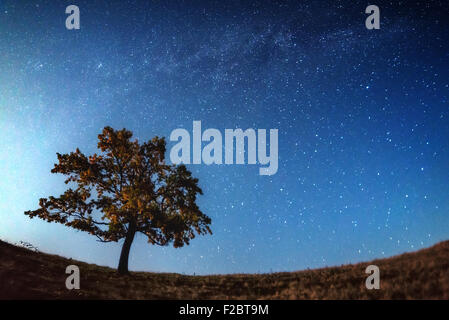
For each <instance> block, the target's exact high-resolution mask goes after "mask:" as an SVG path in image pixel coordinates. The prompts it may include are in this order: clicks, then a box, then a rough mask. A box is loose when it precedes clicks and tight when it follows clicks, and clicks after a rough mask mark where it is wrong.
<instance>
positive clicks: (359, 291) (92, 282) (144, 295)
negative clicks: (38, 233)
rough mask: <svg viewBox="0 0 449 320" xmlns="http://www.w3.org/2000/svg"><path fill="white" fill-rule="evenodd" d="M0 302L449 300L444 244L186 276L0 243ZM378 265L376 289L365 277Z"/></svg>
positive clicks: (448, 252)
mask: <svg viewBox="0 0 449 320" xmlns="http://www.w3.org/2000/svg"><path fill="white" fill-rule="evenodd" d="M0 257H1V259H0V299H30V298H31V299H449V241H446V242H442V243H439V244H437V245H435V246H433V247H431V248H429V249H424V250H420V251H417V252H414V253H406V254H402V255H400V256H396V257H392V258H388V259H382V260H375V261H371V262H369V263H360V264H355V265H345V266H341V267H332V268H323V269H316V270H307V271H299V272H285V273H272V274H258V275H252V274H234V275H213V276H185V275H180V274H170V273H150V272H132V273H131V275H130V276H124V277H123V276H122V277H121V276H118V275H117V274H116V272H115V270H114V269H111V268H107V267H101V266H97V265H93V264H87V263H84V262H79V261H75V260H71V259H66V258H62V257H59V256H55V255H49V254H45V253H39V252H33V251H30V250H27V249H25V248H20V247H16V246H14V245H11V244H8V243H5V242H2V241H0ZM70 264H75V265H77V266H79V268H80V270H81V289H80V290H72V291H69V290H67V289H66V288H65V279H66V276H67V275H66V274H65V268H66V267H67V266H68V265H70ZM369 264H375V265H377V266H379V268H380V271H381V289H380V290H367V289H366V288H365V279H366V277H367V275H366V274H365V273H364V271H365V268H366V266H367V265H369Z"/></svg>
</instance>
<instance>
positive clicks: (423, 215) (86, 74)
mask: <svg viewBox="0 0 449 320" xmlns="http://www.w3.org/2000/svg"><path fill="white" fill-rule="evenodd" d="M70 4H75V5H77V6H79V8H80V13H81V29H80V30H67V29H66V28H65V19H66V17H67V15H66V14H65V8H66V6H68V5H70ZM369 4H375V5H378V6H379V7H380V13H381V28H380V29H379V30H367V29H366V27H365V19H366V17H367V16H368V15H367V14H365V8H366V7H367V6H368V5H369ZM448 7H449V4H448V3H447V1H420V2H414V1H392V2H386V1H377V0H376V1H373V2H366V1H270V2H268V1H212V0H211V1H195V0H192V1H179V0H178V1H81V0H74V1H35V0H30V1H12V0H0V133H1V136H0V216H1V220H0V221H1V222H0V238H1V239H3V240H7V241H10V242H18V241H21V240H22V241H27V242H30V243H32V244H33V245H35V246H36V247H38V248H39V249H40V250H41V251H46V252H50V253H54V254H60V255H63V256H67V257H73V258H75V259H79V260H83V261H87V262H93V263H96V264H101V265H108V266H112V267H116V265H117V263H118V258H119V253H120V248H121V244H120V243H119V244H116V243H112V244H102V243H98V242H97V241H96V238H95V237H92V236H90V235H88V234H85V233H82V232H77V231H75V230H73V229H69V228H66V227H64V226H62V225H57V224H49V223H46V222H44V221H40V220H38V219H33V220H30V219H29V218H28V217H27V216H25V215H24V214H23V212H24V211H26V210H34V209H37V207H38V200H39V198H41V197H48V196H50V195H55V196H58V195H59V194H61V193H62V192H63V191H64V190H65V187H66V186H65V184H64V183H63V180H64V178H63V177H62V176H58V175H54V174H51V173H50V170H51V168H52V167H53V164H54V163H55V162H56V152H60V153H66V152H70V151H73V150H74V149H75V148H76V147H79V148H80V149H81V150H82V151H83V152H85V153H87V154H91V153H94V152H96V143H97V135H98V133H100V131H101V130H102V128H103V127H104V126H107V125H109V126H112V127H114V128H116V129H121V128H123V127H125V128H127V129H129V130H132V131H133V132H134V135H135V137H137V138H138V139H139V140H147V139H150V138H152V137H153V136H155V135H158V136H165V137H167V138H168V137H169V136H170V133H171V131H172V130H174V129H176V128H185V129H187V130H188V131H189V132H192V122H193V121H194V120H200V121H201V122H202V126H203V130H204V129H206V128H216V129H218V130H220V131H221V132H222V133H224V130H225V129H226V128H231V129H232V128H242V129H247V128H254V129H258V128H263V129H278V130H279V169H278V171H277V173H276V174H275V175H272V176H261V175H259V165H220V166H219V165H210V166H207V165H204V164H202V165H188V168H189V169H190V170H191V171H192V172H193V174H194V175H195V176H196V177H198V178H199V184H200V187H201V188H202V189H203V191H204V195H202V196H200V198H199V200H198V203H199V206H200V208H201V209H202V211H203V212H204V213H206V214H207V215H209V216H210V217H211V218H212V226H211V227H212V231H213V232H214V234H213V235H212V236H203V237H198V238H196V239H195V240H193V241H192V242H191V245H190V246H188V247H184V248H181V249H174V248H171V247H163V248H161V247H157V246H150V245H148V244H147V243H146V241H145V239H144V237H143V236H137V238H136V240H135V242H134V244H133V247H132V250H131V256H130V269H132V270H147V271H163V272H179V273H186V274H193V273H196V274H211V273H241V272H245V273H247V272H250V273H254V272H271V271H294V270H300V269H305V268H317V267H323V266H331V265H340V264H345V263H350V262H359V261H366V260H370V259H374V258H382V257H388V256H392V255H395V254H399V253H402V252H405V251H414V250H417V249H420V248H424V247H428V246H430V245H432V244H434V243H437V242H439V241H442V240H447V239H449V183H448V181H449V139H448V138H449V102H448V99H449V32H448V24H449V19H448V12H449V9H448ZM174 144H175V143H174V142H169V143H168V151H167V156H168V153H169V150H170V148H171V147H172V146H173V145H174Z"/></svg>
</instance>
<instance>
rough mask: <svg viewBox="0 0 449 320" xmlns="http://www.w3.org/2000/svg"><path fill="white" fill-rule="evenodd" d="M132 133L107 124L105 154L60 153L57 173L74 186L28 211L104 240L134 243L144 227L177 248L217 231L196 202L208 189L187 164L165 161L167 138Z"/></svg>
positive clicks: (102, 137) (155, 240)
mask: <svg viewBox="0 0 449 320" xmlns="http://www.w3.org/2000/svg"><path fill="white" fill-rule="evenodd" d="M131 137H132V133H131V132H130V131H128V130H126V129H122V130H117V131H116V130H114V129H112V128H111V127H105V128H104V129H103V132H102V133H101V134H99V135H98V139H99V142H98V148H99V149H100V150H101V153H99V154H93V155H91V156H86V155H84V154H83V153H82V152H81V151H80V150H79V149H76V151H75V152H71V153H70V154H59V153H58V154H57V156H58V161H59V163H57V164H55V166H54V168H53V169H52V170H51V172H52V173H61V174H63V175H65V176H67V179H66V180H65V183H66V184H69V185H74V188H69V189H67V191H65V192H64V194H62V195H61V196H59V197H53V196H50V197H48V198H42V199H40V200H39V206H40V208H39V209H37V210H34V211H27V212H25V214H26V215H28V216H29V217H30V218H33V217H39V218H41V219H44V220H46V221H48V222H58V223H62V224H64V225H66V226H68V227H72V228H75V229H78V230H81V231H86V232H89V233H90V234H92V235H95V236H96V237H97V238H98V239H99V240H100V241H103V242H109V241H119V240H120V239H123V238H128V242H129V240H130V242H129V246H130V245H131V242H132V240H133V238H134V234H135V233H138V232H140V233H142V234H144V235H145V236H146V237H147V238H148V242H149V243H151V244H156V245H161V246H164V245H168V244H170V243H173V246H174V247H182V246H183V245H184V244H187V245H188V244H189V242H190V240H191V239H193V238H194V237H195V233H196V234H199V235H201V234H208V233H209V234H211V233H212V232H211V230H210V227H209V225H210V223H211V219H210V218H209V217H208V216H207V215H205V214H204V213H202V212H201V210H200V209H199V207H198V205H197V204H196V199H197V195H198V194H202V190H201V189H200V187H199V186H198V179H196V178H194V177H192V174H191V172H190V171H188V170H187V168H186V167H185V166H184V165H178V166H177V165H169V164H166V163H165V151H166V143H165V139H164V138H159V137H155V138H153V139H152V140H150V141H148V142H145V143H142V144H139V142H138V141H137V140H134V141H131ZM125 243H126V240H125ZM128 251H129V248H128ZM122 254H123V250H122ZM126 260H127V257H126ZM126 269H127V261H126ZM126 271H127V270H126Z"/></svg>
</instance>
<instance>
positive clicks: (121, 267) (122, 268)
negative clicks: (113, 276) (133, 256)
mask: <svg viewBox="0 0 449 320" xmlns="http://www.w3.org/2000/svg"><path fill="white" fill-rule="evenodd" d="M135 234H136V223H135V222H134V221H131V222H130V223H129V225H128V233H127V234H126V237H125V242H124V243H123V246H122V252H121V253H120V261H119V263H118V269H117V271H118V273H119V274H121V275H124V274H128V273H129V272H128V258H129V251H130V249H131V244H132V243H133V240H134V235H135Z"/></svg>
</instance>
